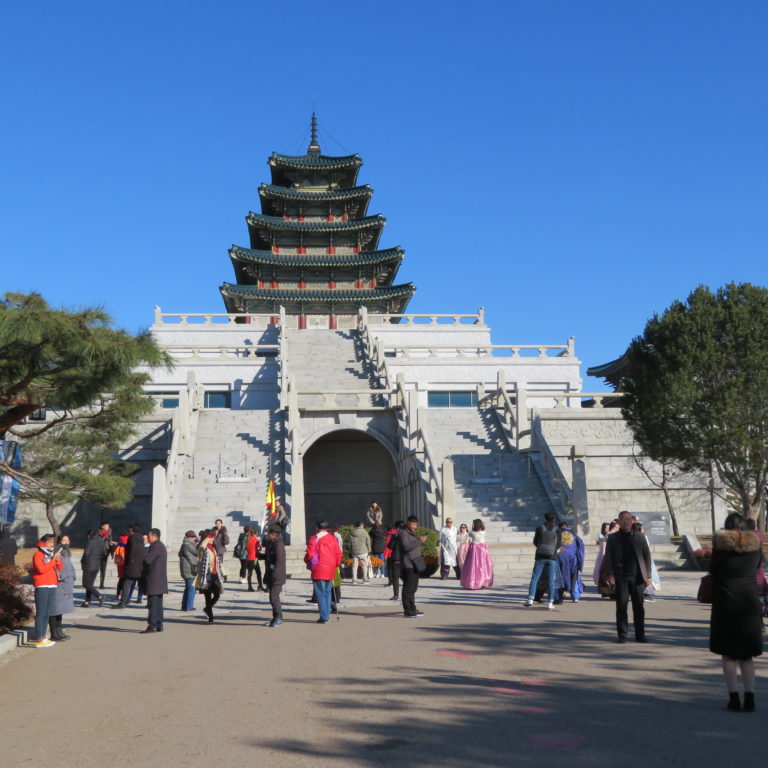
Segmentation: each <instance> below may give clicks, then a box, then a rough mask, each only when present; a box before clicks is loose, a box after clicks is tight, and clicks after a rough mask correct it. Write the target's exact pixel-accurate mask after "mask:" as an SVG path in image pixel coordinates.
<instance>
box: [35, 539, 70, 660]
mask: <svg viewBox="0 0 768 768" xmlns="http://www.w3.org/2000/svg"><path fill="white" fill-rule="evenodd" d="M55 541H56V539H55V537H54V535H53V534H52V533H48V534H46V535H45V536H43V537H42V538H41V539H40V541H38V542H37V551H36V552H35V554H34V555H33V556H32V584H33V585H34V587H35V639H34V644H35V647H36V648H48V647H49V646H51V645H55V644H56V643H55V642H54V641H53V640H49V639H48V638H47V637H46V636H45V630H46V627H47V626H48V616H49V615H50V613H51V607H52V605H53V600H54V598H55V597H56V587H57V586H58V584H59V572H60V571H61V569H62V567H63V566H62V563H61V555H60V554H59V550H58V549H56V548H55V547H54V542H55Z"/></svg>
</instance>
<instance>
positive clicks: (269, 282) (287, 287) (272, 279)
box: [219, 114, 416, 328]
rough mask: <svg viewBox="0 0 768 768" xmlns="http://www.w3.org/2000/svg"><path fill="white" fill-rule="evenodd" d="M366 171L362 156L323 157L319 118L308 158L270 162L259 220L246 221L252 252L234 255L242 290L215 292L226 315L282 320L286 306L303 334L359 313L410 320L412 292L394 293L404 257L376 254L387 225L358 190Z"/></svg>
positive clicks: (367, 191)
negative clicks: (359, 177) (407, 310)
mask: <svg viewBox="0 0 768 768" xmlns="http://www.w3.org/2000/svg"><path fill="white" fill-rule="evenodd" d="M362 164H363V161H362V160H361V159H360V156H359V155H356V154H355V155H347V156H343V157H332V156H330V155H324V154H322V153H321V151H320V145H319V143H318V140H317V120H316V118H315V115H314V114H313V115H312V131H311V139H310V144H309V148H308V149H307V154H306V155H281V154H278V153H276V152H273V153H272V155H271V156H270V158H269V166H270V169H271V171H272V183H271V184H262V185H261V186H260V187H259V197H260V199H261V213H253V212H251V213H249V214H248V216H247V217H246V222H247V224H248V232H249V235H250V241H251V243H250V245H251V247H250V248H242V247H240V246H237V245H233V246H232V248H230V250H229V255H230V258H231V259H232V264H233V266H234V269H235V278H236V280H237V284H232V283H224V284H223V285H222V286H221V287H220V289H219V290H220V291H221V295H222V297H223V299H224V304H225V305H226V308H227V312H230V313H248V314H272V315H276V314H277V313H278V312H279V308H280V306H283V307H285V311H286V314H287V315H292V316H296V317H297V318H298V321H297V323H296V324H297V326H298V327H299V328H307V327H311V328H337V327H344V326H346V325H349V324H351V323H350V322H349V321H350V319H351V318H354V317H356V316H357V314H358V312H359V310H360V307H367V309H368V310H369V311H370V312H373V313H385V314H386V313H393V314H401V313H403V312H404V311H405V307H406V305H407V304H408V302H409V301H410V299H411V296H413V294H414V292H415V290H416V288H415V286H414V285H413V284H412V283H404V284H401V285H393V284H392V283H393V281H394V279H395V275H396V274H397V270H398V268H399V267H400V262H401V261H402V260H403V255H404V251H403V250H402V248H400V247H394V248H387V249H384V250H379V247H378V246H379V239H380V237H381V232H382V229H383V228H384V225H385V224H386V219H385V218H384V217H383V216H381V215H380V214H376V215H373V216H369V215H368V204H369V202H370V200H371V197H372V196H373V190H372V189H371V187H370V186H368V185H367V184H366V185H364V186H357V174H358V171H359V170H360V166H361V165H362ZM344 320H346V321H347V322H344Z"/></svg>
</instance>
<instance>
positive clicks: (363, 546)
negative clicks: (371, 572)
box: [349, 520, 371, 584]
mask: <svg viewBox="0 0 768 768" xmlns="http://www.w3.org/2000/svg"><path fill="white" fill-rule="evenodd" d="M349 548H350V551H351V554H352V583H353V584H356V583H357V567H358V565H360V566H362V569H363V582H365V583H366V584H367V583H368V553H369V552H370V551H371V537H370V536H369V535H368V531H366V530H365V524H364V523H363V521H362V520H360V522H358V524H357V526H356V527H355V528H353V529H352V532H351V533H350V534H349Z"/></svg>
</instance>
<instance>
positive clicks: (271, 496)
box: [267, 480, 276, 517]
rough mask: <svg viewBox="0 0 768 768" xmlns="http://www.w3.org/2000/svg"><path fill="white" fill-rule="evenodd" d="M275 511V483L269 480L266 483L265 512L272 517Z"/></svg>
mask: <svg viewBox="0 0 768 768" xmlns="http://www.w3.org/2000/svg"><path fill="white" fill-rule="evenodd" d="M275 511H276V510H275V484H274V483H273V482H272V481H271V480H270V481H269V485H267V512H268V513H269V516H270V517H272V515H274V514H275Z"/></svg>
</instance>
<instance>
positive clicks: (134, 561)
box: [125, 533, 144, 579]
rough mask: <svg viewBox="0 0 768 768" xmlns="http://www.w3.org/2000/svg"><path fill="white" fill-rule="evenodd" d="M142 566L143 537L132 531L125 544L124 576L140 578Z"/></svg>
mask: <svg viewBox="0 0 768 768" xmlns="http://www.w3.org/2000/svg"><path fill="white" fill-rule="evenodd" d="M143 568H144V537H143V536H142V535H141V534H140V533H134V534H133V535H132V536H131V537H130V538H129V539H128V543H127V544H126V545H125V578H126V579H140V578H141V574H142V570H143Z"/></svg>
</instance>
